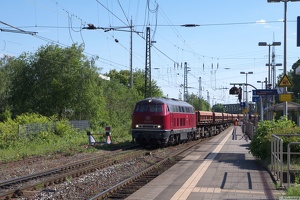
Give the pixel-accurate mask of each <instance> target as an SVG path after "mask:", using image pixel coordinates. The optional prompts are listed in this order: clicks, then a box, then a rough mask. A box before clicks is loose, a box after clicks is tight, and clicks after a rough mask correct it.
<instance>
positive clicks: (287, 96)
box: [279, 93, 292, 102]
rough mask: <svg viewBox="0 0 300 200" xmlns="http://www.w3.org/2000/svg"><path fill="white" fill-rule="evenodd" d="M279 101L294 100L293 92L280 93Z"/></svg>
mask: <svg viewBox="0 0 300 200" xmlns="http://www.w3.org/2000/svg"><path fill="white" fill-rule="evenodd" d="M279 101H280V102H291V101H292V93H287V94H281V95H279Z"/></svg>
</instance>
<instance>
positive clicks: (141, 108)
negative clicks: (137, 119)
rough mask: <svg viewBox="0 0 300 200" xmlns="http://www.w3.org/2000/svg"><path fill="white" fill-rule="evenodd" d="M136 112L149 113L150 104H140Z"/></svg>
mask: <svg viewBox="0 0 300 200" xmlns="http://www.w3.org/2000/svg"><path fill="white" fill-rule="evenodd" d="M135 111H136V112H147V111H148V104H145V103H141V104H138V105H137V106H136V109H135Z"/></svg>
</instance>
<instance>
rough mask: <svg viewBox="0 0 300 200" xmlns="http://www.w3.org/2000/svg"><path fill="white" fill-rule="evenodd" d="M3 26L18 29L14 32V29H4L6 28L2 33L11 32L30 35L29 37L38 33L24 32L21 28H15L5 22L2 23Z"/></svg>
mask: <svg viewBox="0 0 300 200" xmlns="http://www.w3.org/2000/svg"><path fill="white" fill-rule="evenodd" d="M0 23H1V24H4V25H6V26H9V27H11V28H13V29H16V30H13V29H4V28H0V31H3V32H11V33H22V34H29V35H36V34H37V33H38V32H33V31H25V30H22V29H20V28H17V27H15V26H12V25H10V24H7V23H5V22H3V21H0Z"/></svg>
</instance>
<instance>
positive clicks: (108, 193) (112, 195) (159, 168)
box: [90, 140, 201, 200]
mask: <svg viewBox="0 0 300 200" xmlns="http://www.w3.org/2000/svg"><path fill="white" fill-rule="evenodd" d="M200 142H201V140H197V141H193V142H190V143H187V144H184V145H179V146H180V148H178V146H176V148H178V149H175V148H174V151H173V152H172V153H171V154H170V155H168V156H167V157H165V158H163V159H161V160H160V161H158V162H156V163H153V164H152V165H151V166H150V167H148V168H146V169H144V170H143V171H141V172H140V173H138V174H135V175H133V176H131V177H129V178H128V179H126V180H123V181H122V182H119V183H118V184H116V185H114V186H112V187H110V188H108V189H107V190H105V191H103V192H101V193H99V194H96V195H95V196H94V197H91V198H90V200H100V199H125V198H126V197H128V196H130V195H131V194H132V193H134V192H135V191H137V190H138V189H139V188H141V187H143V186H144V185H146V184H147V183H149V182H150V181H151V180H153V179H154V178H156V177H157V176H159V175H160V174H162V173H163V172H164V171H166V170H167V169H169V168H170V167H172V166H173V165H174V164H176V163H177V162H178V161H180V160H181V159H182V158H183V157H184V156H182V154H184V153H188V151H190V150H191V149H192V148H195V147H196V146H197V145H198V144H199V143H200Z"/></svg>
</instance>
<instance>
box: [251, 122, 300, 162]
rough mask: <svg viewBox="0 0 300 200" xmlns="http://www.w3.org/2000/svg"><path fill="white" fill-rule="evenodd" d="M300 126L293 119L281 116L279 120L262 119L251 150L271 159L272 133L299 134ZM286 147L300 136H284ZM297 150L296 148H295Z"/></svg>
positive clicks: (261, 157) (298, 139)
mask: <svg viewBox="0 0 300 200" xmlns="http://www.w3.org/2000/svg"><path fill="white" fill-rule="evenodd" d="M299 133H300V128H299V127H297V126H296V125H295V123H294V122H293V121H290V120H286V118H281V119H279V120H277V121H261V122H259V123H258V126H257V129H256V130H255V133H254V137H253V140H252V141H251V143H250V146H249V149H250V152H251V153H252V154H253V155H254V156H256V157H257V158H259V159H263V160H264V159H270V156H271V137H272V134H299ZM283 141H284V147H286V146H287V144H288V143H289V142H291V141H300V137H283ZM294 150H295V149H294Z"/></svg>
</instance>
